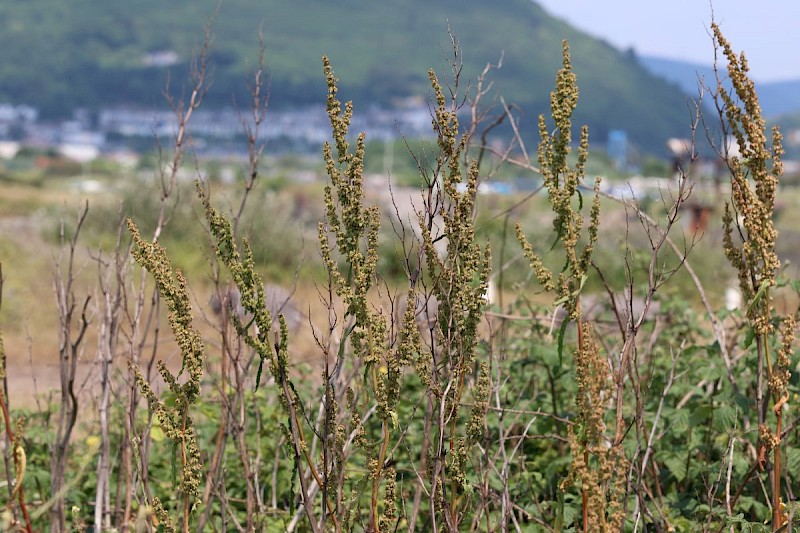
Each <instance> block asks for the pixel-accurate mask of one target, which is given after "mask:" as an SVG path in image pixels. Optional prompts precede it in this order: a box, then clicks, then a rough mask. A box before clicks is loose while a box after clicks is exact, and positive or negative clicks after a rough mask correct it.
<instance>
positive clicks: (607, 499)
mask: <svg viewBox="0 0 800 533" xmlns="http://www.w3.org/2000/svg"><path fill="white" fill-rule="evenodd" d="M577 105H578V86H577V77H576V76H575V74H574V73H573V72H572V65H571V61H570V55H569V45H568V44H567V42H566V41H565V42H564V44H563V68H562V69H561V70H560V71H559V72H558V74H557V76H556V88H555V90H554V91H553V92H552V93H550V107H551V114H552V117H553V121H554V129H553V130H552V132H551V131H550V130H549V129H548V125H547V121H546V120H545V117H544V115H540V116H539V136H540V138H541V140H540V142H539V149H538V161H539V170H540V172H541V175H542V178H543V180H544V185H545V187H546V188H547V192H548V199H549V202H550V205H551V207H552V210H553V213H554V214H555V217H554V220H553V229H554V231H555V233H556V237H557V239H558V242H560V244H561V247H562V249H563V251H564V255H565V264H564V268H563V269H562V270H561V271H560V272H559V273H558V274H557V275H554V274H553V272H552V271H551V270H550V269H549V268H547V267H546V266H545V264H544V261H543V260H542V257H541V255H540V254H539V253H537V252H536V251H534V249H533V246H532V245H531V244H530V243H529V242H528V240H527V238H526V237H525V235H524V233H523V231H522V227H521V226H520V225H519V224H517V230H516V231H517V239H518V240H519V242H520V244H521V245H522V247H523V250H524V253H525V256H526V257H527V258H528V260H529V261H530V265H531V268H532V269H533V270H534V272H535V274H536V278H537V280H538V281H539V283H540V285H541V286H542V288H543V289H544V290H545V291H546V292H551V293H553V294H554V295H555V305H561V306H563V308H564V310H565V312H566V315H567V319H566V320H564V322H563V323H562V325H561V328H560V330H559V333H558V352H559V357H561V354H562V351H563V343H564V334H565V331H566V327H567V323H568V322H569V321H575V322H576V323H577V325H578V328H577V329H578V345H577V347H576V348H575V351H574V353H573V360H574V365H575V374H576V381H577V384H578V392H577V397H576V408H577V414H576V418H577V420H576V426H575V428H574V429H573V428H572V427H570V429H569V435H568V439H569V442H570V449H571V452H572V464H571V468H570V474H569V476H568V477H567V478H566V479H565V480H564V481H563V483H562V485H561V486H562V488H563V489H565V488H566V487H568V486H570V485H573V484H574V485H577V486H579V487H580V490H581V499H582V508H583V530H584V531H590V530H591V531H614V530H619V528H620V527H621V525H622V522H623V520H624V517H625V516H624V509H623V499H624V495H625V491H626V477H625V470H626V464H627V460H626V458H625V456H624V453H623V450H622V442H621V439H614V440H613V441H612V442H610V444H609V442H608V440H609V438H608V436H607V434H606V424H605V421H604V413H605V410H606V407H605V403H606V401H607V399H608V398H609V397H610V395H611V382H610V375H611V369H610V366H609V364H608V361H607V360H606V358H605V357H603V355H602V354H601V353H600V346H599V343H598V342H597V339H596V337H595V334H594V329H593V327H592V326H591V324H589V323H587V322H585V321H584V320H583V316H582V313H581V308H580V293H581V290H582V289H583V286H584V284H585V283H586V280H587V277H588V270H589V267H590V265H591V257H592V252H593V250H594V245H595V243H596V242H597V230H598V226H599V222H600V196H599V194H598V190H599V185H600V181H599V179H598V180H596V181H595V185H594V198H593V199H592V205H591V209H590V214H589V221H588V227H587V228H586V232H585V235H584V233H583V231H582V229H583V227H584V224H585V219H584V216H583V214H582V213H581V207H582V204H583V199H582V197H581V196H580V192H579V191H578V187H579V186H580V185H582V182H583V179H584V176H585V166H586V161H587V158H588V154H589V130H588V128H587V127H586V126H583V127H582V128H581V135H580V142H579V145H578V159H577V163H576V164H575V166H574V167H571V166H570V164H569V162H568V156H569V154H570V153H571V151H572V114H573V112H574V111H575V109H576V108H577ZM576 196H577V203H578V206H577V208H576V206H575V205H574V204H575V203H576ZM581 239H583V242H582V243H581V242H580V241H581ZM620 372H622V370H620ZM620 375H624V374H620ZM618 400H619V401H621V398H619V399H618Z"/></svg>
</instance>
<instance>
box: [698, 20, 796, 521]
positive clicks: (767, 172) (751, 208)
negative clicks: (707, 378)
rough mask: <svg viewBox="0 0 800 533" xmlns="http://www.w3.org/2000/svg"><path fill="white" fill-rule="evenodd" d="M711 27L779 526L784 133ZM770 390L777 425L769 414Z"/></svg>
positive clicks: (740, 59) (764, 448)
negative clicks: (778, 297)
mask: <svg viewBox="0 0 800 533" xmlns="http://www.w3.org/2000/svg"><path fill="white" fill-rule="evenodd" d="M711 29H712V31H713V33H714V39H715V43H716V44H717V45H718V46H719V47H721V48H722V52H723V54H724V55H725V59H726V60H727V62H728V78H729V79H730V83H731V85H732V87H733V91H732V92H731V91H729V90H727V89H726V88H725V87H724V86H723V84H722V82H721V81H720V80H718V83H717V96H718V98H717V100H716V102H717V108H718V110H719V112H720V115H721V116H723V118H724V121H723V126H724V128H725V130H726V131H727V132H728V133H730V134H731V135H732V136H733V138H734V139H735V141H736V144H737V145H738V150H739V154H738V155H733V154H729V153H728V149H729V147H728V146H726V147H725V153H724V156H725V161H726V162H727V165H728V169H729V170H730V176H731V201H730V202H726V203H725V213H724V215H723V224H724V228H725V235H724V241H723V246H724V250H725V255H726V257H727V258H728V260H729V261H730V263H731V265H733V267H734V268H736V270H737V272H738V277H739V287H740V289H741V291H742V298H743V301H744V302H747V310H746V314H747V319H748V321H749V323H750V327H751V328H752V329H753V333H754V335H755V340H756V349H757V353H758V363H757V365H758V367H757V383H756V391H755V392H756V408H757V410H758V422H759V427H758V441H759V443H758V462H759V466H760V468H761V470H762V471H764V470H767V469H768V467H769V458H768V455H769V454H770V452H771V453H772V468H771V470H770V476H771V481H772V483H771V491H772V494H771V497H772V501H771V507H772V528H773V530H775V531H777V530H778V529H780V528H781V527H783V525H784V524H785V523H786V514H785V512H784V509H783V507H784V505H783V501H782V498H781V477H782V465H781V438H782V432H783V407H784V405H785V404H786V401H787V400H788V398H789V396H788V393H787V385H788V383H789V378H790V375H791V374H790V370H789V365H790V357H791V355H792V353H793V348H792V344H793V341H794V325H795V324H794V318H793V317H792V316H787V317H786V318H785V319H784V320H783V322H782V324H781V326H780V328H779V330H780V331H779V333H780V335H781V337H782V339H783V340H782V347H781V348H780V349H779V350H778V354H777V358H774V356H773V355H772V354H771V353H770V345H771V336H772V335H773V334H774V333H775V324H774V321H773V315H774V311H775V310H774V306H773V296H772V289H773V287H775V285H776V275H777V271H778V269H779V268H780V265H781V264H780V260H779V259H778V256H777V254H776V253H775V242H776V240H777V237H778V231H777V230H776V229H775V225H774V223H773V215H774V212H775V194H776V192H777V188H778V179H779V177H780V176H781V175H782V174H783V163H782V161H781V156H782V155H783V146H782V144H781V142H782V136H781V133H780V131H779V130H778V128H777V127H774V128H773V129H772V147H771V148H770V147H769V146H768V141H767V134H766V123H765V121H764V117H763V115H762V113H761V107H760V105H759V102H758V95H757V94H756V90H755V84H754V83H753V81H752V80H750V78H749V77H748V71H749V67H748V63H747V58H746V57H745V55H744V53H742V54H740V55H738V56H737V55H736V53H735V52H734V51H733V49H732V47H731V45H730V43H729V42H728V41H727V40H726V39H725V37H724V35H723V34H722V31H721V30H720V28H719V26H718V25H717V24H716V23H713V24H712V25H711ZM734 235H736V237H734ZM739 241H741V242H739ZM773 358H774V360H773ZM765 370H766V372H765ZM765 378H766V380H765ZM765 385H766V389H767V390H768V391H769V392H768V393H767V398H765V397H764V393H765V392H766V391H765ZM770 393H771V396H772V413H773V414H774V415H775V426H774V428H773V427H771V426H770V425H769V423H768V419H767V414H768V411H769V396H770Z"/></svg>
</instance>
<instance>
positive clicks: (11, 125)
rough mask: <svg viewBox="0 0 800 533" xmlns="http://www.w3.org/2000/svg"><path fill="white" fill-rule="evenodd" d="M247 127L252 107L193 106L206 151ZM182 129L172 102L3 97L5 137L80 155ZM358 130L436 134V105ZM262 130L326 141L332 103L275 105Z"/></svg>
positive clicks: (301, 144)
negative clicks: (46, 107)
mask: <svg viewBox="0 0 800 533" xmlns="http://www.w3.org/2000/svg"><path fill="white" fill-rule="evenodd" d="M172 59H173V58H172V56H171V55H170V54H169V53H168V51H167V52H159V53H154V54H149V55H148V56H147V57H146V58H145V59H144V60H146V61H149V62H151V63H152V64H158V63H159V62H164V61H171V60H172ZM247 127H250V128H251V129H252V128H253V124H252V116H251V114H250V113H249V112H248V111H245V112H239V111H238V110H236V109H233V108H227V109H218V110H213V109H202V108H201V109H198V110H196V111H195V112H194V113H193V114H192V117H191V120H190V121H189V123H188V126H187V131H188V133H189V134H190V135H191V136H192V137H193V138H195V139H198V140H199V142H197V143H196V145H195V149H196V150H199V151H202V150H204V149H207V150H214V149H215V148H216V149H218V147H219V143H218V142H204V141H230V145H231V146H233V145H234V142H235V141H241V140H243V139H244V137H245V131H246V128H247ZM177 130H178V118H177V116H176V114H175V113H174V112H173V111H171V110H163V109H145V108H141V107H130V106H119V107H112V108H106V109H102V110H100V111H99V112H97V113H89V112H87V111H86V110H78V111H76V112H75V113H74V117H73V118H72V119H71V120H64V121H60V122H40V121H39V120H38V113H37V111H36V110H35V109H34V108H32V107H30V106H24V105H21V106H14V105H10V104H3V103H0V141H2V142H6V143H9V142H16V143H20V145H22V146H33V147H39V148H54V149H56V150H58V151H59V152H61V153H62V154H63V155H65V156H67V157H70V158H73V159H76V160H79V161H86V160H91V159H92V158H94V157H98V156H99V155H100V154H105V153H109V152H118V151H119V150H120V149H125V148H128V149H130V148H131V147H132V146H136V145H138V146H141V145H142V143H143V142H145V143H146V142H147V140H148V139H154V138H155V137H158V138H160V139H169V138H170V137H172V136H174V135H175V133H176V132H177ZM351 131H352V132H360V131H366V132H367V135H368V138H369V139H370V140H376V141H381V142H386V141H390V140H394V139H397V138H400V137H401V136H402V137H406V138H422V137H430V136H432V132H431V118H430V111H429V109H428V106H427V105H426V104H425V103H424V101H418V100H407V101H406V100H404V101H402V102H399V103H398V105H397V107H395V108H383V107H378V106H372V107H369V108H366V109H364V110H362V111H361V112H360V113H358V114H357V115H356V116H354V117H353V120H352V125H351ZM258 138H259V140H260V141H282V142H284V143H286V144H288V145H289V146H291V149H292V150H294V151H304V150H306V151H312V150H317V149H318V148H319V146H320V145H321V144H322V143H323V142H324V141H326V140H329V139H330V123H329V121H328V115H327V113H326V111H325V107H324V106H308V107H303V108H296V109H286V110H270V111H269V113H268V115H267V119H266V120H265V121H264V122H263V123H262V124H261V125H260V129H259V131H258ZM240 144H241V150H246V148H247V145H246V143H240ZM13 146H16V145H11V144H6V145H4V146H3V148H2V149H0V157H9V154H11V153H12V152H13V153H15V152H14V149H12V147H13ZM18 149H19V147H17V148H16V150H18ZM11 157H13V155H12V156H11Z"/></svg>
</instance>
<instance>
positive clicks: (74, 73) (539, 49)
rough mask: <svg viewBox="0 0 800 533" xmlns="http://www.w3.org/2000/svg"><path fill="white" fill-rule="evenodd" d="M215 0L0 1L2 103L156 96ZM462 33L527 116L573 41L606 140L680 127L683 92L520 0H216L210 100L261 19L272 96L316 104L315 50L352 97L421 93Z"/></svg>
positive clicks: (49, 106) (588, 106)
mask: <svg viewBox="0 0 800 533" xmlns="http://www.w3.org/2000/svg"><path fill="white" fill-rule="evenodd" d="M215 5H216V0H172V1H171V2H169V3H164V2H162V1H160V0H129V1H127V2H108V1H101V0H71V1H70V2H63V1H62V0H37V1H36V2H29V1H25V0H5V1H4V2H2V3H0V20H2V21H4V26H5V29H4V31H3V32H0V100H6V101H11V102H15V103H31V104H33V105H36V106H38V107H39V108H40V109H41V110H42V113H43V114H44V115H45V116H50V117H53V116H59V115H61V116H63V115H68V114H69V113H70V112H71V110H72V108H74V107H76V106H87V107H90V108H91V107H97V106H100V105H106V104H112V103H128V102H133V103H140V104H147V105H154V104H157V103H159V102H161V99H162V96H161V92H162V88H163V86H164V82H165V80H166V79H167V71H169V77H170V79H171V80H172V82H171V86H172V88H173V90H179V89H180V87H181V85H182V84H185V82H184V80H185V79H186V70H187V68H186V65H187V64H188V62H189V59H190V57H191V53H192V50H193V49H196V47H197V46H198V44H199V43H200V42H201V41H202V27H203V24H204V22H205V21H206V19H207V18H208V16H209V14H211V13H212V12H213V11H214V6H215ZM448 21H449V23H450V24H451V26H452V28H453V30H454V32H455V33H456V35H457V36H458V38H459V40H460V42H461V43H462V49H463V56H464V73H465V76H466V77H468V78H472V79H474V77H475V76H476V75H477V74H478V73H479V72H480V70H481V69H482V67H483V66H484V65H485V63H486V62H487V61H492V62H494V61H496V60H497V59H498V58H499V57H500V53H501V51H503V52H504V54H505V56H504V64H503V68H502V70H500V71H499V72H497V73H495V75H494V80H495V89H496V91H497V92H498V93H501V94H503V95H504V96H505V98H506V100H507V101H508V102H513V103H516V104H517V105H519V106H520V107H521V108H523V109H524V110H525V113H526V116H527V117H529V120H530V122H531V123H533V122H534V117H535V116H536V115H538V113H540V112H542V111H544V110H545V109H546V106H547V102H548V98H549V96H548V95H549V91H550V88H551V87H552V83H553V79H554V75H555V71H556V70H557V68H558V67H559V64H560V58H561V54H560V47H561V40H562V39H568V40H569V41H570V43H571V45H572V50H573V61H574V67H575V71H576V72H577V74H578V76H579V82H580V84H581V90H582V94H581V96H582V103H581V105H580V107H579V109H580V112H579V115H578V117H577V118H578V120H582V121H586V122H589V123H590V124H591V126H592V127H593V130H592V137H593V139H595V140H604V139H605V136H606V133H607V131H608V129H624V130H627V131H628V133H629V136H630V138H631V139H633V140H634V141H635V142H636V143H637V144H638V145H639V146H641V147H643V148H645V149H648V150H651V151H652V150H661V149H662V146H663V141H664V139H665V138H666V137H669V136H674V135H682V134H685V132H686V129H687V126H688V125H687V118H686V112H685V101H684V96H683V95H682V94H681V93H680V92H679V90H678V89H676V88H675V87H674V86H671V85H669V84H668V83H666V82H664V81H661V80H659V79H656V78H655V77H653V76H652V75H650V74H648V73H647V72H646V71H645V70H644V69H643V68H642V67H641V66H639V65H638V64H637V61H636V60H635V58H634V57H632V56H629V55H625V54H622V53H620V52H618V51H617V50H615V49H613V48H612V47H610V46H609V45H608V44H606V43H604V42H602V41H599V40H597V39H593V38H590V37H588V36H586V35H585V34H582V33H580V32H578V31H576V30H574V29H573V28H571V27H569V26H567V25H566V24H564V23H563V22H561V21H559V20H557V19H554V18H552V17H550V16H549V15H548V14H547V13H545V12H544V11H543V10H542V9H541V8H540V7H539V6H538V5H537V4H535V3H533V2H531V1H529V0H498V1H497V2H484V1H481V0H434V1H422V0H402V1H401V0H384V1H381V2H367V1H363V0H361V1H359V0H337V1H330V0H327V1H322V0H260V1H258V0H223V2H222V5H221V7H220V9H219V14H218V17H217V19H216V22H215V24H214V35H215V39H214V43H213V53H212V60H213V62H214V65H215V70H214V85H213V87H212V89H211V92H210V94H209V100H208V103H211V104H215V105H222V104H230V103H231V94H232V93H233V94H235V95H236V98H237V100H238V101H239V102H244V101H245V97H246V93H245V89H244V86H245V76H246V74H247V72H249V71H250V70H251V69H252V68H253V66H254V64H255V62H256V58H257V54H258V32H259V28H260V27H261V26H262V25H263V28H264V38H265V42H266V48H267V64H268V66H269V68H270V72H271V76H272V80H271V91H272V96H273V98H272V103H273V105H276V106H286V105H291V104H300V103H310V102H317V103H321V102H322V99H323V96H324V94H325V88H324V84H323V79H322V74H321V66H320V56H321V55H322V54H323V53H325V54H328V55H329V56H330V57H331V59H332V61H333V64H334V67H335V69H336V72H337V74H338V75H339V77H340V78H341V80H342V89H343V94H344V95H345V96H346V97H347V98H352V99H354V100H355V101H356V103H357V104H362V105H363V104H365V103H367V102H370V101H379V102H387V101H389V100H390V99H391V98H393V97H397V96H408V95H412V94H422V95H427V94H428V88H427V75H426V72H427V69H428V68H430V67H434V68H436V69H437V70H443V69H444V67H445V57H446V56H447V55H451V50H450V43H449V39H448V35H447V24H448ZM161 50H174V51H176V52H177V53H178V54H179V57H180V61H179V63H178V64H177V65H175V66H171V67H168V68H167V67H155V66H146V65H145V64H144V62H143V61H142V58H143V57H144V56H145V55H146V54H148V53H152V52H156V51H161Z"/></svg>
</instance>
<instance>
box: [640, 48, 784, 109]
mask: <svg viewBox="0 0 800 533" xmlns="http://www.w3.org/2000/svg"><path fill="white" fill-rule="evenodd" d="M639 61H640V62H641V64H642V66H644V67H645V68H646V69H647V70H649V71H650V72H651V73H652V74H654V75H656V76H660V77H662V78H664V79H666V80H668V81H670V82H672V83H675V84H677V85H678V87H680V88H681V89H682V90H683V91H685V92H686V93H687V94H689V95H697V94H699V93H698V80H700V79H703V80H704V83H705V84H706V85H707V86H711V87H712V88H713V87H714V85H716V81H715V80H716V77H715V74H714V69H713V67H712V66H711V65H710V64H709V65H699V64H696V63H688V62H684V61H676V60H673V59H664V58H662V57H653V56H642V57H640V58H639ZM722 74H723V75H726V71H725V69H724V68H723V70H722ZM756 90H757V91H758V98H759V101H760V103H761V109H762V110H763V111H764V115H765V116H766V117H777V116H780V115H784V114H788V113H800V80H793V81H782V82H771V83H759V82H758V81H757V82H756Z"/></svg>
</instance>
